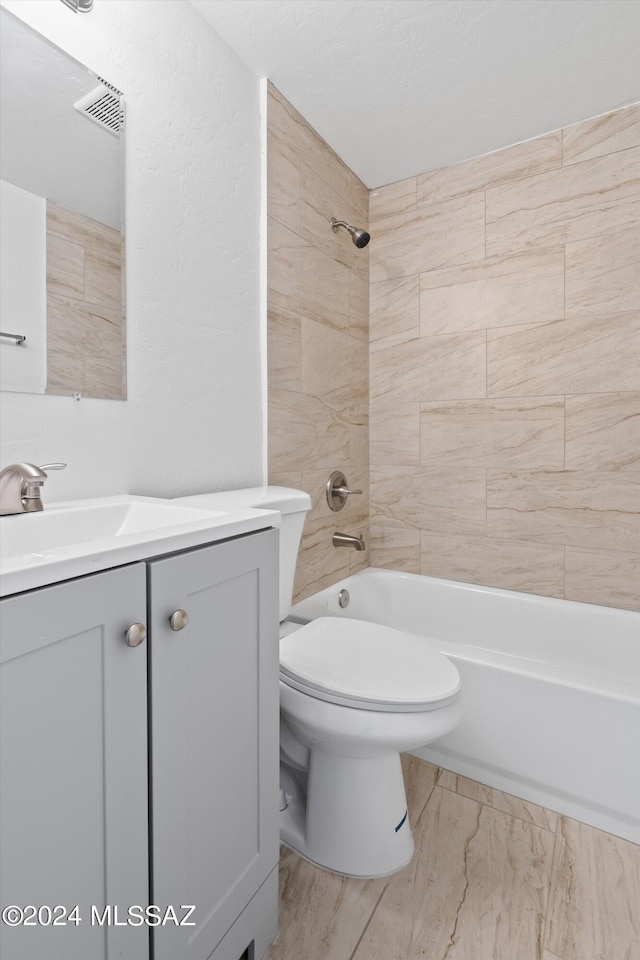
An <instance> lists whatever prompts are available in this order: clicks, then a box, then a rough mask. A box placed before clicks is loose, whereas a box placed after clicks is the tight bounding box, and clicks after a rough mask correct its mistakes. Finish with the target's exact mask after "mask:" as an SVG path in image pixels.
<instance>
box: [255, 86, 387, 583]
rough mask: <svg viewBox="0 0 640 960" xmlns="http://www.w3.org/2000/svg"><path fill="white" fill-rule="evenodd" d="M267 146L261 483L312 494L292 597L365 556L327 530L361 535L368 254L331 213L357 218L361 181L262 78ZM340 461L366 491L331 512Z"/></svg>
mask: <svg viewBox="0 0 640 960" xmlns="http://www.w3.org/2000/svg"><path fill="white" fill-rule="evenodd" d="M267 125H268V152H267V158H268V159H267V179H268V197H267V212H268V217H269V222H268V246H269V253H268V266H267V273H268V290H269V294H268V376H269V482H270V483H276V484H284V485H286V486H293V487H297V488H299V489H302V490H306V491H307V492H308V493H310V494H311V496H312V498H313V508H312V511H311V513H310V514H309V516H308V518H307V522H306V525H305V532H304V535H303V541H302V546H301V551H300V558H299V563H298V568H297V579H296V586H295V595H296V599H302V597H304V596H307V595H308V594H310V593H314V592H315V591H316V590H319V589H322V588H323V587H325V586H328V585H329V584H332V583H335V582H336V581H337V580H339V579H340V578H341V577H344V576H347V575H348V574H349V573H353V572H355V571H356V570H358V569H360V567H362V566H367V565H368V560H369V555H368V550H367V551H366V552H358V553H357V552H355V551H354V550H351V549H345V548H336V547H334V546H333V544H332V542H331V538H332V535H333V533H334V532H336V531H340V532H342V533H352V534H364V537H365V541H366V543H367V545H368V543H369V522H368V521H369V491H368V480H369V439H368V404H369V381H368V333H369V322H368V317H369V253H368V248H366V249H364V250H358V249H356V247H355V246H354V245H353V243H352V242H351V238H350V237H349V235H348V234H347V233H346V232H345V231H340V232H339V233H337V234H334V233H333V232H332V230H331V227H330V225H329V220H330V219H331V217H337V218H338V219H342V220H347V221H348V222H349V223H355V224H356V225H357V226H359V227H364V228H365V229H366V228H367V223H368V206H369V197H368V190H367V189H366V187H365V186H364V185H363V184H362V183H361V182H360V181H359V180H358V178H357V177H356V176H355V175H354V174H353V173H352V172H351V171H350V170H349V169H348V168H347V167H346V166H345V164H344V163H343V162H342V161H341V160H340V159H339V158H338V157H337V156H336V155H335V153H333V151H332V150H331V149H330V148H329V147H328V146H327V145H326V143H324V141H323V140H322V139H321V138H320V137H319V136H318V135H317V134H316V133H315V131H314V130H313V129H312V128H311V127H310V126H309V124H308V123H307V122H306V121H305V120H304V119H303V117H301V116H300V114H299V113H297V111H296V110H294V108H293V107H292V106H291V104H289V103H288V102H287V101H286V100H285V99H284V98H283V97H282V96H281V95H280V93H279V92H278V91H277V90H276V89H275V88H274V87H270V89H269V97H268V110H267ZM333 470H342V471H343V472H344V473H345V474H346V476H347V479H348V481H349V483H350V485H351V486H352V487H354V488H362V489H363V490H364V494H363V495H362V496H358V497H355V496H354V497H351V498H350V500H349V501H348V502H347V505H346V507H345V508H344V509H343V510H342V511H341V512H340V513H332V512H331V511H330V510H329V507H328V505H327V502H326V499H325V494H324V489H325V483H326V480H327V479H328V477H329V475H330V473H331V472H332V471H333Z"/></svg>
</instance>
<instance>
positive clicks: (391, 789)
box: [280, 748, 414, 877]
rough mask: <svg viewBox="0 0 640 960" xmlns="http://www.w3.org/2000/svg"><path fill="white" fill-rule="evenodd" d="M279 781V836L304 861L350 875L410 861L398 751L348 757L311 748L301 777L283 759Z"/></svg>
mask: <svg viewBox="0 0 640 960" xmlns="http://www.w3.org/2000/svg"><path fill="white" fill-rule="evenodd" d="M305 780H306V783H305ZM281 783H282V785H283V788H284V792H285V796H286V799H287V801H288V805H287V807H286V809H285V810H283V811H281V813H280V839H281V840H282V842H283V843H284V844H285V845H286V846H288V847H291V849H292V850H294V851H295V852H296V853H299V854H300V855H301V856H303V857H304V858H305V859H307V860H310V861H311V862H312V863H315V864H317V865H318V866H320V867H324V868H325V869H326V870H333V871H334V872H335V873H341V874H345V875H346V876H350V877H382V876H387V875H388V874H390V873H395V872H396V871H397V870H400V869H401V868H402V867H404V866H405V865H406V864H407V863H409V861H410V860H411V857H412V856H413V850H414V845H413V835H412V833H411V826H410V824H409V817H408V813H407V800H406V794H405V789H404V780H403V776H402V767H401V764H400V755H399V754H397V753H396V754H391V755H387V756H384V757H375V758H369V759H354V758H353V757H340V756H336V755H334V754H329V753H325V752H324V751H322V750H320V749H318V748H312V749H311V751H310V756H309V770H308V775H307V776H306V777H305V776H304V775H303V776H301V775H300V773H299V772H298V771H294V770H292V769H291V768H289V767H288V765H287V764H286V763H285V762H283V763H282V770H281ZM305 788H306V790H305ZM305 793H306V796H305Z"/></svg>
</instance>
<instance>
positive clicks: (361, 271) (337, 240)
mask: <svg viewBox="0 0 640 960" xmlns="http://www.w3.org/2000/svg"><path fill="white" fill-rule="evenodd" d="M300 197H301V202H300V236H301V237H302V238H303V239H304V240H306V241H307V242H308V243H311V244H312V245H313V246H314V247H317V248H318V249H319V250H322V252H323V253H325V254H326V255H327V257H329V258H331V259H332V260H338V261H339V262H340V263H343V264H344V265H345V267H347V268H348V269H349V270H351V271H353V272H354V273H356V274H358V275H359V276H361V277H363V278H365V279H367V280H368V278H369V265H368V262H367V257H366V255H365V256H364V257H363V256H362V251H361V250H359V249H358V248H357V247H356V246H355V244H354V243H353V242H352V240H351V237H350V236H349V234H348V233H347V232H346V230H340V229H339V230H338V231H337V233H334V232H333V230H332V228H331V223H330V221H331V219H332V218H334V217H335V218H336V219H337V220H346V222H347V223H350V224H355V225H356V226H360V219H361V217H360V215H359V213H358V210H357V209H356V208H355V207H354V206H352V205H351V204H350V203H349V202H348V201H346V200H344V199H343V198H342V197H341V196H340V195H339V194H338V193H336V191H335V190H334V189H333V188H332V187H330V186H329V185H328V184H327V183H325V182H324V180H323V179H322V177H320V176H318V174H317V173H316V172H315V171H314V170H312V169H311V168H310V167H308V166H307V164H306V163H303V164H302V165H301V180H300Z"/></svg>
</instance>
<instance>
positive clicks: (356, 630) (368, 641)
mask: <svg viewBox="0 0 640 960" xmlns="http://www.w3.org/2000/svg"><path fill="white" fill-rule="evenodd" d="M280 679H281V680H282V682H283V683H285V684H287V685H288V686H290V687H293V688H294V689H296V690H300V691H301V692H303V693H306V694H308V695H309V696H311V697H315V698H316V699H318V700H326V701H328V702H330V703H338V704H341V705H343V706H349V707H352V708H355V709H359V710H376V711H388V712H396V713H400V712H413V711H420V712H423V711H427V710H435V709H439V708H440V707H444V706H446V705H447V704H448V703H451V702H452V701H453V700H455V698H456V697H457V694H458V692H459V690H460V676H459V674H458V671H457V670H456V668H455V666H454V664H453V663H452V662H451V661H450V660H448V659H447V657H445V656H444V655H443V654H441V653H440V652H439V651H438V650H437V649H435V648H434V647H433V646H432V644H431V643H430V642H429V640H428V639H427V638H426V637H423V636H418V635H416V634H411V633H403V632H402V631H400V630H394V629H392V628H391V627H383V626H381V625H380V624H377V623H368V622H365V621H362V620H351V619H349V618H346V617H319V618H318V619H317V620H312V621H311V623H308V624H306V625H305V626H303V627H301V628H300V629H299V630H296V631H295V632H293V633H291V634H289V635H287V636H284V637H282V639H281V640H280Z"/></svg>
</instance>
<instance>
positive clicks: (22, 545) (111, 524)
mask: <svg viewBox="0 0 640 960" xmlns="http://www.w3.org/2000/svg"><path fill="white" fill-rule="evenodd" d="M278 519H279V514H278V513H276V512H274V511H267V510H249V509H238V510H213V509H209V508H208V507H207V508H203V507H198V506H197V505H194V506H185V505H184V504H182V503H177V502H176V501H173V500H163V499H157V498H153V497H133V496H117V497H102V498H97V499H91V500H75V501H69V502H67V503H58V504H52V505H47V506H46V507H45V509H44V510H43V511H42V512H40V513H26V514H16V515H12V516H7V517H0V596H6V595H7V594H10V593H16V592H18V591H23V590H29V589H32V588H34V587H41V586H44V585H47V584H51V583H57V582H59V581H60V580H66V579H68V578H70V577H77V576H82V575H83V574H85V573H93V572H95V571H98V570H104V569H107V568H108V567H112V566H118V565H121V564H123V563H131V562H132V561H135V560H143V559H145V558H147V557H152V556H158V555H159V554H162V553H170V552H173V551H175V550H184V549H188V548H189V547H194V546H199V545H201V544H203V543H213V542H215V541H216V540H221V539H226V538H227V537H230V536H237V535H239V534H243V533H250V532H252V531H253V530H259V529H263V528H265V527H270V526H273V525H274V523H277V521H278Z"/></svg>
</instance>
